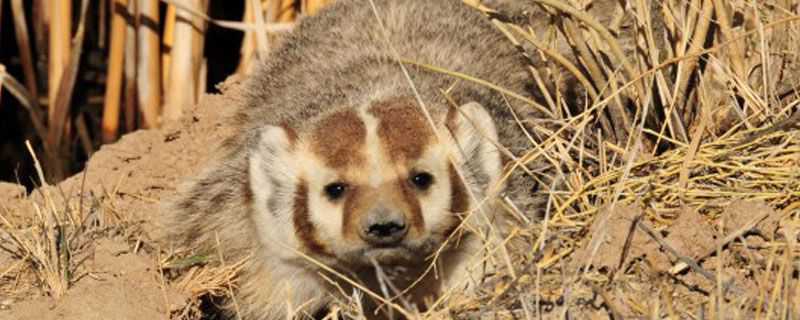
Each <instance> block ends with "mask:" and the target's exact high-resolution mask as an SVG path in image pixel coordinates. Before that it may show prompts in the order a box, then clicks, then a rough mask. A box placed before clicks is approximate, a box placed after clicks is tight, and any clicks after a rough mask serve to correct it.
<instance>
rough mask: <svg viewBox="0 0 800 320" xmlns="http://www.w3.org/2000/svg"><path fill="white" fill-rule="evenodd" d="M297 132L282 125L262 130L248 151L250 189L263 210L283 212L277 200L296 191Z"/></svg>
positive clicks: (256, 203) (260, 210)
mask: <svg viewBox="0 0 800 320" xmlns="http://www.w3.org/2000/svg"><path fill="white" fill-rule="evenodd" d="M293 140H294V139H293V132H292V131H291V129H285V128H282V127H278V126H266V127H264V128H262V129H261V130H259V132H258V137H257V143H255V144H254V145H253V147H251V149H250V150H248V152H249V153H248V161H249V164H248V165H249V166H248V168H249V172H248V178H249V180H250V181H249V182H250V191H251V192H252V195H253V198H254V201H255V207H256V209H257V211H259V212H269V213H271V214H273V215H280V212H277V211H279V208H283V207H285V206H281V205H280V204H279V203H277V202H276V201H277V199H281V198H282V197H281V195H282V194H287V193H289V194H291V192H293V189H292V188H293V187H294V186H293V183H292V182H291V181H293V179H294V178H295V177H294V176H295V173H294V172H295V170H294V169H293V167H292V162H291V161H290V160H289V158H290V157H291V149H292V144H293Z"/></svg>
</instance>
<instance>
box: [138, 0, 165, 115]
mask: <svg viewBox="0 0 800 320" xmlns="http://www.w3.org/2000/svg"><path fill="white" fill-rule="evenodd" d="M138 1H139V8H138V9H139V19H138V20H139V24H138V31H137V36H138V50H139V55H138V57H139V59H138V64H137V66H138V68H139V70H138V71H137V73H136V81H137V87H138V89H139V91H138V98H139V108H141V112H142V119H143V120H144V123H142V126H143V127H145V128H155V127H157V126H158V118H159V113H160V112H161V81H160V80H161V48H160V41H159V34H158V32H159V14H158V0H138Z"/></svg>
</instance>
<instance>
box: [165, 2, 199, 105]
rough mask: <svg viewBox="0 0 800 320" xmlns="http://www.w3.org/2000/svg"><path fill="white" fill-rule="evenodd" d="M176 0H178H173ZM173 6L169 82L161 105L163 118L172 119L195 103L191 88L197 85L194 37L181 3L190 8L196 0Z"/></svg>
mask: <svg viewBox="0 0 800 320" xmlns="http://www.w3.org/2000/svg"><path fill="white" fill-rule="evenodd" d="M176 3H178V2H176ZM179 3H180V4H181V6H179V7H178V8H177V9H176V21H175V31H174V34H173V41H174V42H173V44H172V49H171V51H170V56H171V58H170V66H169V67H170V71H169V82H168V83H167V86H166V87H167V88H168V90H166V92H167V93H166V96H165V106H164V111H163V114H162V116H163V119H164V121H173V120H177V119H179V118H180V116H181V114H182V113H183V109H184V108H185V107H187V106H190V105H192V104H194V103H195V101H194V98H195V92H196V91H195V90H196V88H197V81H196V80H197V78H196V74H197V73H196V72H197V71H196V70H197V68H196V67H197V63H198V62H197V61H195V60H194V59H195V48H194V44H193V43H194V42H195V39H196V37H197V36H196V35H195V32H196V31H195V30H194V28H195V27H197V26H195V25H193V21H194V19H193V17H192V15H191V14H190V13H189V12H188V11H187V10H185V9H183V8H181V7H187V8H191V9H194V10H197V9H199V8H201V4H202V3H201V1H200V0H183V1H181V2H179Z"/></svg>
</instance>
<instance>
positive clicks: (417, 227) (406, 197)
mask: <svg viewBox="0 0 800 320" xmlns="http://www.w3.org/2000/svg"><path fill="white" fill-rule="evenodd" d="M397 184H398V187H399V188H400V193H401V195H402V196H403V199H402V201H403V202H402V203H404V204H405V205H406V208H405V209H406V219H408V222H409V231H410V232H412V233H413V232H414V231H417V232H422V230H423V228H424V227H425V219H424V218H423V217H422V207H421V206H420V205H419V198H417V197H418V194H417V190H416V189H414V187H413V186H411V184H410V183H408V181H406V180H405V179H399V180H398V181H397Z"/></svg>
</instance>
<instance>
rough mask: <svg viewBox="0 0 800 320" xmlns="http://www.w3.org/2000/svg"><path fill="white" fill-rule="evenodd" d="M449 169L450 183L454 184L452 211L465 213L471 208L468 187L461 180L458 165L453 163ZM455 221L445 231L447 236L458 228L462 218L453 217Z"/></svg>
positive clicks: (451, 197)
mask: <svg viewBox="0 0 800 320" xmlns="http://www.w3.org/2000/svg"><path fill="white" fill-rule="evenodd" d="M448 171H449V175H450V185H451V186H452V187H451V188H452V189H451V191H450V212H451V213H453V214H454V215H455V214H462V213H465V212H467V210H469V195H468V194H467V187H466V186H465V185H464V182H462V181H461V178H460V177H459V176H458V172H457V171H456V167H455V166H453V164H452V163H450V164H449V165H448ZM453 221H454V222H453V224H452V225H451V226H450V227H449V228H448V229H447V230H446V231H445V233H444V235H445V236H450V234H452V233H453V232H454V231H455V230H456V228H458V225H459V224H461V219H453Z"/></svg>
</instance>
